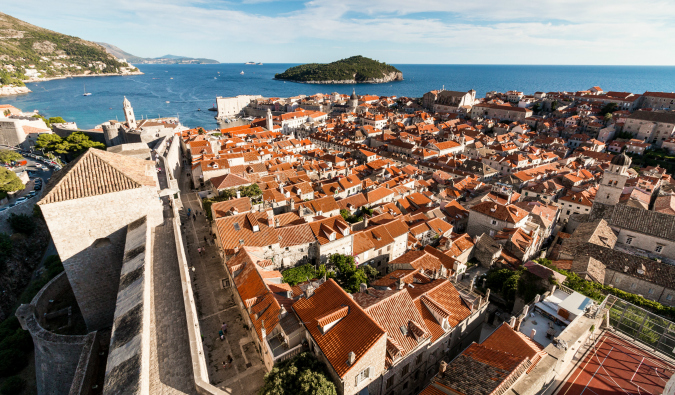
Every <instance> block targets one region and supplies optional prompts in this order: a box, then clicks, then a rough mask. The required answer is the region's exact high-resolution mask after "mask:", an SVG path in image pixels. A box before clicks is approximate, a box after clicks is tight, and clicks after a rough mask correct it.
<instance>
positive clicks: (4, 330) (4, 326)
mask: <svg viewBox="0 0 675 395" xmlns="http://www.w3.org/2000/svg"><path fill="white" fill-rule="evenodd" d="M19 328H21V324H19V319H18V318H16V316H15V315H14V314H12V315H11V316H9V318H7V319H6V320H4V321H2V323H0V341H2V339H4V338H5V337H7V336H11V335H12V334H13V333H14V331H16V330H17V329H19Z"/></svg>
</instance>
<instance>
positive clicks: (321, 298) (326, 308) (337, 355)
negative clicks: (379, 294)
mask: <svg viewBox="0 0 675 395" xmlns="http://www.w3.org/2000/svg"><path fill="white" fill-rule="evenodd" d="M342 306H347V307H348V314H347V315H346V316H345V317H344V318H342V319H341V320H340V321H339V322H338V323H337V324H335V325H334V326H333V327H331V328H330V329H329V330H328V331H326V333H322V331H321V329H320V327H319V323H318V320H319V319H320V318H323V317H324V316H325V315H326V314H327V313H330V312H334V311H335V309H336V308H338V307H342ZM293 310H295V312H296V314H297V315H298V317H299V318H300V320H301V321H302V322H304V323H305V327H306V328H307V331H308V332H309V333H310V335H311V336H312V339H314V341H315V342H316V344H317V345H318V346H319V348H320V349H321V351H322V352H323V354H324V355H325V357H326V359H327V360H328V362H329V363H330V364H331V366H332V367H333V370H334V371H335V372H336V373H337V375H338V376H339V377H344V376H345V375H346V374H347V373H348V372H349V370H350V369H351V368H352V367H353V366H354V365H349V363H348V354H349V353H350V352H353V353H354V354H355V355H356V362H357V363H358V361H359V360H360V359H361V357H363V356H364V355H365V354H366V353H367V352H368V351H370V349H371V348H372V347H373V346H374V345H375V344H376V343H377V342H378V341H379V340H380V339H382V338H383V337H384V336H386V331H385V330H384V329H383V328H382V327H381V326H380V325H379V324H378V323H377V322H376V321H375V320H373V319H372V318H371V317H370V316H369V315H368V314H367V313H366V312H365V311H364V310H363V309H362V308H361V307H360V306H359V305H358V304H357V303H356V302H355V301H354V300H352V298H351V297H350V296H349V295H348V294H347V293H346V292H345V291H344V290H343V289H342V288H340V286H339V285H337V283H336V282H335V281H333V279H328V281H326V282H325V283H323V284H321V286H319V287H318V288H317V289H316V290H315V291H314V294H313V295H312V296H311V297H310V298H308V299H307V298H303V299H300V300H298V301H297V302H295V304H294V305H293Z"/></svg>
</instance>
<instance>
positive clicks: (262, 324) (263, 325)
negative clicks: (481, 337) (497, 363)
mask: <svg viewBox="0 0 675 395" xmlns="http://www.w3.org/2000/svg"><path fill="white" fill-rule="evenodd" d="M533 330H534V329H533ZM260 332H261V335H262V338H263V340H264V339H265V337H266V336H267V331H266V330H265V320H262V323H261V324H260Z"/></svg>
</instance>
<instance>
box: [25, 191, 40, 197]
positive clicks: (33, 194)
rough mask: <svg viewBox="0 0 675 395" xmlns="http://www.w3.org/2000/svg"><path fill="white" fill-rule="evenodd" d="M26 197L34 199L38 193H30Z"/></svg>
mask: <svg viewBox="0 0 675 395" xmlns="http://www.w3.org/2000/svg"><path fill="white" fill-rule="evenodd" d="M26 196H27V197H28V198H29V199H30V198H32V197H35V196H37V192H36V191H31V192H28V194H27V195H26Z"/></svg>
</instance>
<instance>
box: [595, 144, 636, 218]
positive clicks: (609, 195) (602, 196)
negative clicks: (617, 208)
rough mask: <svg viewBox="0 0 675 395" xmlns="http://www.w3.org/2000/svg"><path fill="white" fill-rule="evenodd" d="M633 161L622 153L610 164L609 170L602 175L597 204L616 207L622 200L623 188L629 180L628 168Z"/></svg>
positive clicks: (596, 196)
mask: <svg viewBox="0 0 675 395" xmlns="http://www.w3.org/2000/svg"><path fill="white" fill-rule="evenodd" d="M631 162H632V160H631V158H630V157H629V156H627V155H626V154H624V153H621V154H619V155H617V156H615V157H614V158H612V161H611V162H610V165H609V169H607V170H606V171H605V174H603V175H602V183H601V184H600V188H598V193H597V194H596V195H595V203H602V204H608V205H611V206H613V205H615V204H617V203H619V200H620V199H621V193H623V187H624V186H625V185H626V181H627V180H628V177H629V174H628V168H629V167H630V164H631Z"/></svg>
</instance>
